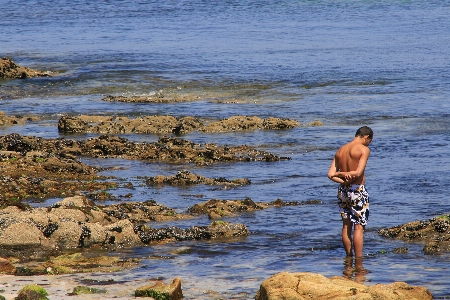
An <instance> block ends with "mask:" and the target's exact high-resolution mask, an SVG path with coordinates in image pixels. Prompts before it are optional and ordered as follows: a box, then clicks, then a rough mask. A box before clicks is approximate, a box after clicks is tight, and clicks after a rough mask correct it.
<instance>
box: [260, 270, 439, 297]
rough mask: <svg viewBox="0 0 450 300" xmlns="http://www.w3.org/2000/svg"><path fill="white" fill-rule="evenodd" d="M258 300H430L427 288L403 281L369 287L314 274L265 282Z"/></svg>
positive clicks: (277, 276) (284, 274) (284, 275)
mask: <svg viewBox="0 0 450 300" xmlns="http://www.w3.org/2000/svg"><path fill="white" fill-rule="evenodd" d="M255 299H256V300H282V299H298V300H302V299H305V300H306V299H316V300H326V299H335V300H347V299H361V300H362V299H384V300H399V299H405V300H406V299H408V300H427V299H429V300H431V299H433V296H432V294H431V292H430V291H428V289H426V288H425V287H420V286H410V285H408V284H406V283H404V282H394V283H392V284H375V285H373V286H366V285H363V284H360V283H356V282H354V281H352V280H350V279H347V278H344V277H339V276H335V277H331V278H326V277H325V276H323V275H320V274H315V273H304V272H301V273H287V272H281V273H278V274H275V275H273V276H272V277H270V278H268V279H266V280H265V281H264V282H263V283H262V284H261V287H260V289H259V291H258V292H257V294H256V296H255Z"/></svg>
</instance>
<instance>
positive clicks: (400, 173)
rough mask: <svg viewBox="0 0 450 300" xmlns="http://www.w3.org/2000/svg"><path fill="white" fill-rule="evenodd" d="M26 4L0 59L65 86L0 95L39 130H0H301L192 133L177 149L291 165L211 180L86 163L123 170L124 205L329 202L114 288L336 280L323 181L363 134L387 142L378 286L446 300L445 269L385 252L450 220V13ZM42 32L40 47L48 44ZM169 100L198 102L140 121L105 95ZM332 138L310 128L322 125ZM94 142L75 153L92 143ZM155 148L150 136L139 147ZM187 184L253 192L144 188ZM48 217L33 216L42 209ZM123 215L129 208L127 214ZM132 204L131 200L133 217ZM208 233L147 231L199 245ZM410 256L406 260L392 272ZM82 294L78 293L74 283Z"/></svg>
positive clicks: (258, 220)
mask: <svg viewBox="0 0 450 300" xmlns="http://www.w3.org/2000/svg"><path fill="white" fill-rule="evenodd" d="M64 2H65V1H62V2H58V4H56V3H53V2H48V1H47V2H42V1H27V4H26V5H21V4H19V3H14V2H9V1H7V3H4V4H5V5H3V6H2V17H1V18H0V54H1V55H2V56H9V57H11V58H12V59H13V60H14V61H15V62H16V63H18V64H20V65H25V66H28V67H32V68H36V69H40V70H50V71H53V72H56V73H59V76H57V77H54V78H40V79H32V80H4V81H0V99H1V100H0V110H2V111H5V112H6V113H7V114H9V115H24V114H26V115H29V114H34V115H37V116H39V117H40V118H41V121H39V122H38V123H37V124H27V125H24V126H12V127H2V128H0V134H2V135H3V134H8V133H13V132H18V133H20V134H24V135H35V136H42V137H47V138H55V137H60V136H62V135H61V134H60V133H59V132H58V131H57V126H56V125H57V122H58V120H59V118H60V116H61V115H63V114H73V115H76V114H106V115H112V114H115V115H126V116H131V117H135V116H139V115H165V114H167V115H174V116H177V117H181V116H186V115H192V116H195V117H198V118H203V119H221V118H227V117H230V116H233V115H257V116H259V117H262V118H265V117H269V116H275V117H282V118H292V119H296V120H298V121H299V122H300V123H301V124H302V126H300V127H298V128H295V129H292V130H283V131H252V132H239V133H226V134H202V133H197V132H194V133H191V134H188V135H186V136H184V137H183V138H186V139H189V140H192V141H195V142H198V143H207V142H215V143H217V144H231V145H241V144H247V145H250V146H255V147H258V148H261V149H264V150H268V151H270V152H273V153H275V154H277V155H280V156H290V157H291V158H292V160H290V161H280V162H273V163H262V162H251V163H235V164H217V165H212V166H206V167H198V166H191V165H166V164H152V163H146V162H137V161H126V160H93V159H83V161H85V162H87V163H92V164H94V165H102V166H121V167H123V169H122V170H117V171H109V172H105V173H104V174H107V175H115V176H118V177H120V178H123V179H124V180H126V181H130V182H132V183H133V185H134V187H135V189H134V190H131V191H130V190H129V189H119V190H117V191H112V193H113V194H114V195H116V196H120V195H124V194H127V193H130V192H131V193H133V197H132V198H131V199H128V200H126V201H143V200H149V199H154V200H155V201H157V202H158V203H161V204H163V205H167V206H170V207H174V208H176V209H177V210H178V211H180V212H181V211H184V210H186V209H187V208H188V207H190V206H192V205H194V204H195V203H198V202H203V201H207V200H209V199H212V198H219V199H242V198H244V197H246V196H247V197H250V198H251V199H253V200H254V201H266V202H269V201H274V200H276V199H277V198H280V199H282V200H284V201H305V200H321V201H322V202H323V204H321V205H303V206H298V207H286V208H271V209H269V210H266V211H262V212H256V213H251V214H244V215H240V216H239V217H236V218H230V219H229V221H232V222H236V223H237V222H242V223H244V224H246V225H247V226H248V228H249V230H250V231H251V235H250V236H248V237H244V238H239V239H234V240H224V241H201V242H198V241H195V242H193V241H191V242H182V243H177V244H173V245H161V246H155V247H143V248H138V249H127V250H123V255H124V256H137V257H140V258H142V259H143V263H142V267H140V268H138V269H136V270H132V271H131V272H123V273H120V274H114V275H102V276H105V278H106V277H107V276H114V278H116V279H117V280H119V279H124V280H129V281H133V280H137V279H142V278H147V277H148V278H155V277H162V278H166V279H168V280H171V279H172V278H173V277H176V276H179V277H180V278H181V279H182V286H183V293H184V295H185V298H186V299H207V298H211V299H215V298H214V297H216V298H218V297H219V296H217V295H212V294H207V293H206V292H205V291H207V290H214V291H218V292H219V295H221V296H220V297H222V298H224V299H251V298H253V296H254V294H255V293H256V291H257V289H258V288H259V284H260V283H261V282H262V281H263V280H264V279H266V278H268V277H269V276H270V275H272V274H274V273H277V272H280V271H290V272H296V271H308V272H309V271H310V272H318V273H321V274H323V275H326V276H333V275H342V273H343V271H344V270H345V266H344V251H343V249H342V246H341V244H340V236H339V235H340V229H339V227H340V220H339V215H338V212H337V209H336V204H335V194H336V190H335V189H336V186H335V184H333V183H332V182H331V181H329V180H328V179H327V177H326V173H327V171H328V167H329V164H330V162H331V158H332V156H333V154H334V152H335V151H336V149H337V148H338V147H339V146H340V145H341V144H343V143H345V142H347V141H349V140H350V139H351V138H352V136H353V135H354V132H355V131H356V129H357V128H358V127H360V126H362V125H369V126H371V127H372V128H373V129H374V132H375V137H374V141H373V143H372V144H371V157H370V159H369V163H368V166H367V169H366V175H367V187H368V190H369V193H370V196H371V215H370V220H369V225H368V227H367V232H366V239H365V251H364V253H365V258H364V267H365V268H366V269H367V270H368V271H369V273H368V274H366V275H365V280H366V282H367V283H368V284H375V283H390V282H393V281H405V282H407V283H409V284H411V285H423V286H426V287H427V288H429V289H430V291H431V292H432V293H433V294H434V295H435V297H443V296H450V287H449V286H448V284H447V282H448V281H449V279H450V275H448V274H450V273H449V272H448V266H449V255H448V254H443V255H437V256H425V255H424V254H423V253H422V247H423V245H420V244H414V243H404V242H400V241H394V240H389V239H385V238H381V237H380V236H379V235H378V234H377V231H378V230H379V229H381V228H385V227H390V226H395V225H398V224H403V223H406V222H409V221H414V220H421V219H428V218H431V217H434V216H437V215H441V214H444V213H448V212H450V206H449V201H448V198H447V197H446V196H445V195H448V194H449V193H450V187H449V184H448V178H449V177H450V155H449V154H450V153H449V151H450V150H449V144H450V130H449V128H450V118H449V110H450V102H449V101H448V99H449V97H450V85H449V83H450V75H449V72H448V70H449V67H450V59H449V58H450V57H449V56H450V51H449V50H448V44H449V42H450V33H449V31H448V28H450V19H449V18H448V15H449V13H450V5H449V3H447V2H446V1H378V2H376V3H372V2H370V1H363V0H361V1H339V2H336V1H327V0H323V1H306V0H304V1H225V2H205V1H172V2H170V3H160V2H159V1H146V2H142V3H135V2H131V1H130V2H119V1H106V2H92V1H84V0H79V1H70V2H68V1H67V3H64ZM36 29H38V30H36ZM158 92H162V93H165V94H170V93H178V94H183V95H196V96H198V97H200V99H201V100H199V101H195V102H189V103H171V104H130V103H110V102H105V101H102V100H101V99H102V98H103V97H104V96H105V95H125V96H131V95H149V94H154V93H158ZM315 120H319V121H322V122H323V123H324V125H323V126H320V127H311V126H307V124H309V123H310V122H312V121H315ZM90 136H92V135H74V136H70V137H71V138H87V137H90ZM126 137H127V138H129V139H131V140H136V141H154V140H156V139H157V138H158V136H155V135H127V136H126ZM182 169H187V170H189V171H191V172H194V173H196V174H200V175H203V176H206V177H225V178H229V179H232V178H238V177H245V178H248V179H250V180H251V182H252V184H251V185H249V186H243V187H238V188H231V189H222V188H218V187H210V186H189V187H183V188H179V187H164V188H150V187H148V186H145V185H143V179H142V178H140V176H142V175H143V174H145V176H154V175H156V174H163V175H171V174H175V173H176V172H177V171H178V170H182ZM57 200H59V199H51V200H49V201H48V202H46V203H41V204H33V205H47V204H48V203H51V201H57ZM122 200H123V198H122ZM123 201H125V200H123ZM209 222H210V220H208V219H207V218H199V219H196V220H191V221H183V222H174V223H162V224H151V226H155V227H157V226H161V227H163V226H169V225H175V226H180V227H190V226H193V225H205V224H209ZM398 247H408V249H409V252H408V253H407V254H395V253H393V250H394V249H395V248H398ZM73 277H74V278H76V275H75V276H73Z"/></svg>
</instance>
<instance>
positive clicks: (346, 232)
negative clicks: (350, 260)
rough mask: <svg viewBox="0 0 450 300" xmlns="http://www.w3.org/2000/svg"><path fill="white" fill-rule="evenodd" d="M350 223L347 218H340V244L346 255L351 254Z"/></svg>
mask: <svg viewBox="0 0 450 300" xmlns="http://www.w3.org/2000/svg"><path fill="white" fill-rule="evenodd" d="M352 225H353V224H352V223H351V222H350V219H349V218H346V219H342V244H343V245H344V249H345V253H346V254H347V256H352V255H353V253H352Z"/></svg>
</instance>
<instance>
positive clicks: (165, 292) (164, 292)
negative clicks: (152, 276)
mask: <svg viewBox="0 0 450 300" xmlns="http://www.w3.org/2000/svg"><path fill="white" fill-rule="evenodd" d="M134 295H135V296H136V297H153V298H155V299H168V300H169V299H170V300H180V299H183V292H182V291H181V280H180V278H178V277H177V278H175V279H174V280H173V281H172V283H171V284H165V283H164V282H162V281H156V282H152V283H151V284H148V285H146V286H143V287H140V288H138V289H136V291H135V293H134Z"/></svg>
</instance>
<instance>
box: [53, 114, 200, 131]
mask: <svg viewBox="0 0 450 300" xmlns="http://www.w3.org/2000/svg"><path fill="white" fill-rule="evenodd" d="M199 126H201V123H200V121H199V120H197V119H195V118H193V117H184V118H180V119H177V118H175V117H172V116H145V117H141V118H136V119H130V118H128V117H105V116H76V117H71V116H62V117H61V118H60V120H59V122H58V130H59V131H61V132H91V133H103V134H124V133H143V134H170V133H175V134H185V133H188V132H191V131H192V130H194V129H196V128H198V127H199Z"/></svg>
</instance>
